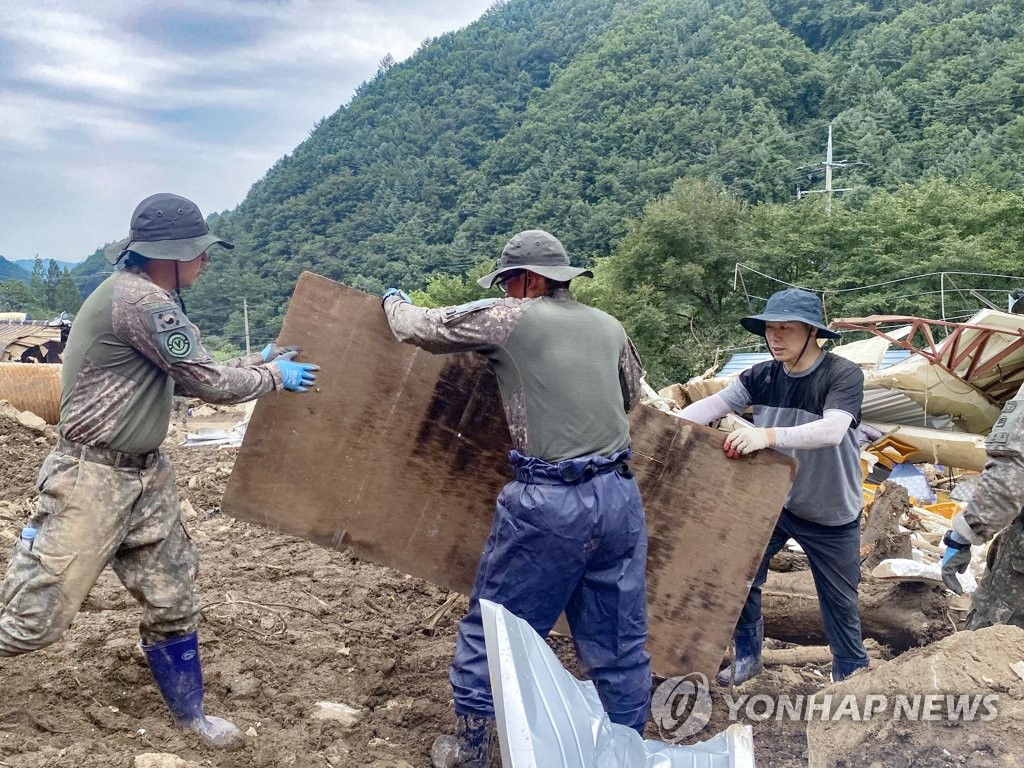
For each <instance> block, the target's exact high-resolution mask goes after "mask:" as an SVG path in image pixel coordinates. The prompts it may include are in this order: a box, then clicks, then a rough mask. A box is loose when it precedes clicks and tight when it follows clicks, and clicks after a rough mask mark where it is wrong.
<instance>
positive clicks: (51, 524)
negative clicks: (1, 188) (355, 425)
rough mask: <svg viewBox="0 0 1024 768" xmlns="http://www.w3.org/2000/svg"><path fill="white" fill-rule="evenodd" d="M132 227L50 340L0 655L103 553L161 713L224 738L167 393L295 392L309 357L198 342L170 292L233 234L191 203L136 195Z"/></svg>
mask: <svg viewBox="0 0 1024 768" xmlns="http://www.w3.org/2000/svg"><path fill="white" fill-rule="evenodd" d="M130 231H131V234H130V235H129V237H128V238H127V239H126V240H124V241H122V242H120V243H115V244H114V245H113V246H111V248H110V249H109V250H108V256H109V257H110V258H111V260H112V261H113V262H114V263H115V264H116V263H117V262H119V261H121V260H123V261H124V268H123V269H121V270H117V271H115V272H114V273H113V274H112V275H111V276H110V277H109V278H107V279H106V280H105V281H103V283H101V284H100V285H99V286H98V287H97V288H96V290H95V291H93V293H92V294H91V295H90V296H89V297H88V298H87V299H86V300H85V303H84V304H83V305H82V307H81V310H80V311H79V313H78V316H77V317H76V318H75V321H74V324H73V326H72V328H71V334H70V336H69V338H68V344H67V348H66V349H65V350H64V364H63V368H62V371H61V379H62V382H61V383H62V391H61V415H60V424H59V425H58V432H59V438H58V440H57V445H56V446H55V447H54V449H53V451H52V453H50V455H49V456H47V458H46V460H45V462H44V463H43V467H42V470H41V471H40V473H39V480H38V486H37V488H38V491H39V501H38V505H37V507H36V511H35V514H33V515H32V517H31V518H30V519H29V521H28V526H27V528H26V530H25V531H24V532H23V536H22V540H21V541H20V542H19V543H18V544H17V545H16V546H15V548H14V552H13V554H12V556H11V561H10V564H9V565H8V569H7V576H6V578H5V579H4V582H3V588H2V606H0V656H16V655H18V654H22V653H28V652H30V651H35V650H39V649H40V648H44V647H46V646H47V645H50V644H51V643H53V642H54V641H56V640H57V639H58V638H59V637H60V635H61V634H62V633H63V632H64V631H65V630H66V629H67V628H68V627H69V626H70V625H71V621H72V619H73V618H74V616H75V613H77V612H78V609H79V606H81V604H82V601H83V600H85V598H86V596H87V595H88V594H89V590H90V589H91V588H92V586H93V584H95V583H96V579H97V578H99V575H100V573H101V572H102V571H103V569H104V568H105V567H106V566H107V565H108V564H109V565H110V566H111V568H113V570H114V573H116V574H117V576H118V578H119V579H120V580H121V583H123V584H124V585H125V587H126V588H127V589H128V591H129V592H130V593H131V594H132V596H133V597H134V598H135V599H136V600H138V601H139V603H141V604H142V620H141V622H140V624H139V632H140V634H141V637H142V650H143V651H144V652H145V655H146V658H147V660H148V661H149V666H150V670H151V671H152V673H153V678H154V680H155V681H156V684H157V687H158V688H159V689H160V693H161V694H162V696H163V698H164V701H165V702H166V703H167V706H168V708H169V709H170V711H171V714H172V715H173V717H174V722H175V723H176V724H177V725H178V726H180V727H182V728H189V729H191V730H193V731H195V732H196V733H198V734H199V735H200V736H201V737H202V738H203V739H204V740H205V741H206V743H208V744H210V745H212V746H216V747H232V746H236V745H238V744H239V743H240V742H241V739H242V736H241V732H240V731H239V730H238V729H237V728H236V727H235V726H234V725H232V724H231V723H230V722H228V721H227V720H223V719H221V718H219V717H208V716H207V715H206V714H205V713H204V711H203V677H202V669H201V667H200V663H199V640H198V635H197V631H196V628H197V624H198V619H199V606H198V603H197V600H196V593H195V584H194V580H195V577H196V573H197V569H198V564H199V560H198V555H197V553H196V548H195V545H193V543H192V541H191V539H190V538H189V536H188V534H187V533H186V532H185V528H184V523H183V522H182V519H181V509H180V506H179V503H178V493H177V489H176V487H175V482H174V470H173V468H172V467H171V464H170V462H169V461H168V460H167V458H166V456H165V455H164V454H163V453H162V452H161V451H160V444H161V443H162V442H163V440H164V438H165V437H166V436H167V431H168V427H169V425H170V416H171V405H172V398H173V396H174V394H181V395H188V396H192V397H198V398H200V399H202V400H205V401H207V402H211V403H241V402H245V401H246V400H252V399H255V398H257V397H260V396H261V395H265V394H267V393H269V392H274V391H276V390H281V389H287V390H291V391H293V392H305V391H306V390H307V388H308V387H309V385H310V384H311V383H312V382H313V380H314V378H315V371H316V370H318V369H317V366H315V365H311V364H308V363H297V362H295V361H294V358H295V356H296V354H297V353H298V348H297V347H289V348H280V347H276V346H274V345H272V344H268V345H267V347H266V348H265V349H264V350H263V351H262V352H261V353H257V354H252V355H248V356H246V357H242V358H239V359H237V360H232V361H230V362H228V363H217V362H215V361H214V359H213V357H212V356H211V355H210V353H209V352H207V351H206V350H205V349H204V348H203V346H202V344H201V343H200V341H199V329H198V328H196V327H195V326H194V325H193V324H192V323H191V322H189V320H188V318H187V317H186V316H185V313H184V310H183V309H181V308H179V306H178V305H177V304H175V302H174V300H173V299H172V297H171V292H172V291H174V292H175V293H176V294H178V296H179V298H180V291H181V289H183V288H188V287H190V286H191V285H192V284H193V283H194V282H195V281H196V280H197V279H198V278H199V275H200V273H201V272H202V270H203V267H204V266H206V263H207V261H208V257H207V249H209V248H210V247H211V246H214V245H218V246H221V247H223V248H233V247H234V246H232V245H231V243H228V242H225V241H224V240H221V239H219V238H217V237H215V236H214V235H211V234H210V232H209V229H208V228H207V225H206V221H205V220H204V219H203V216H202V214H201V213H200V212H199V209H198V208H197V207H196V205H195V203H193V202H191V201H189V200H186V199H185V198H183V197H179V196H178V195H172V194H166V193H163V194H157V195H153V196H151V197H147V198H146V199H145V200H143V201H142V202H141V203H139V205H138V207H137V208H136V209H135V212H134V213H133V214H132V218H131V230H130ZM33 533H34V538H33V537H32V534H33Z"/></svg>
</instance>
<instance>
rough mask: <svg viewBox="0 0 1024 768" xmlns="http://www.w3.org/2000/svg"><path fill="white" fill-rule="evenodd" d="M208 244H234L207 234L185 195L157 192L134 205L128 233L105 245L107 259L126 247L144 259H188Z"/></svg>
mask: <svg viewBox="0 0 1024 768" xmlns="http://www.w3.org/2000/svg"><path fill="white" fill-rule="evenodd" d="M211 245H220V246H222V247H224V248H234V247H235V246H234V245H232V244H231V243H229V242H228V241H227V240H221V239H220V238H219V237H216V236H214V235H211V234H210V228H209V227H208V226H206V220H205V219H204V218H203V214H202V213H201V212H200V211H199V207H198V206H197V205H196V204H195V203H193V202H192V201H191V200H188V199H187V198H184V197H181V196H180V195H172V194H170V193H169V192H160V193H158V194H155V195H150V196H149V197H147V198H146V199H145V200H143V201H142V202H141V203H139V204H138V206H137V207H136V208H135V212H134V213H133V214H132V221H131V230H130V231H129V233H128V237H126V238H125V239H124V240H120V241H119V242H116V243H112V244H111V245H109V246H107V248H106V249H105V251H106V256H107V260H108V261H110V262H111V263H113V264H116V263H117V262H118V261H120V259H121V257H122V256H124V255H125V254H126V253H128V251H134V252H135V253H137V254H139V255H140V256H145V257H146V258H147V259H170V260H172V261H192V260H193V259H195V258H196V257H197V256H199V255H200V254H201V253H203V251H205V250H206V249H207V248H209V247H210V246H211Z"/></svg>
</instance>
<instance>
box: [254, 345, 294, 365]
mask: <svg viewBox="0 0 1024 768" xmlns="http://www.w3.org/2000/svg"><path fill="white" fill-rule="evenodd" d="M298 351H299V346H298V344H289V345H288V346H286V347H279V346H277V345H276V344H274V343H273V342H271V343H270V344H267V346H265V347H264V348H263V351H262V352H260V357H262V358H263V362H264V363H269V362H270V361H271V360H276V359H277V358H279V357H280V356H281V355H283V354H285V353H286V352H298Z"/></svg>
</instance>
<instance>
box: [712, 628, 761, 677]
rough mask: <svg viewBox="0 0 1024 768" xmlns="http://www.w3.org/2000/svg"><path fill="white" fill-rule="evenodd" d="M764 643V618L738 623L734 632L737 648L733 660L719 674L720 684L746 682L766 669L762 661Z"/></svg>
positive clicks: (734, 644)
mask: <svg viewBox="0 0 1024 768" xmlns="http://www.w3.org/2000/svg"><path fill="white" fill-rule="evenodd" d="M763 643H764V619H758V620H757V622H755V623H754V624H737V625H736V631H735V632H734V633H733V646H734V648H735V650H736V652H735V654H734V656H733V662H732V664H730V665H729V666H727V667H726V668H725V669H723V670H722V671H721V672H719V673H718V674H717V675H715V680H717V681H718V684H719V685H739V684H740V683H745V682H746V681H747V680H749V679H750V678H752V677H754V675H757V674H758V673H760V671H761V670H762V669H764V664H763V663H762V662H761V646H762V645H763Z"/></svg>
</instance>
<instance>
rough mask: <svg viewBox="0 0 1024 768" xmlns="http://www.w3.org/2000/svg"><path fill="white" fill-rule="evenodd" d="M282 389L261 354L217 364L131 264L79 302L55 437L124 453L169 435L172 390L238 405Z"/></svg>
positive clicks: (177, 313)
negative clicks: (79, 306) (59, 435)
mask: <svg viewBox="0 0 1024 768" xmlns="http://www.w3.org/2000/svg"><path fill="white" fill-rule="evenodd" d="M282 386H283V384H282V380H281V373H280V370H279V369H278V368H277V366H275V365H265V364H262V360H261V358H260V355H259V354H253V355H247V356H245V357H241V358H237V359H235V360H232V361H229V362H227V363H217V362H215V361H214V359H213V357H212V356H211V355H210V353H209V352H207V351H206V350H205V349H204V348H203V346H202V344H201V343H200V342H199V329H198V328H196V327H195V326H194V325H193V324H192V323H191V322H189V320H188V318H187V317H185V314H184V313H183V312H182V311H181V309H180V308H179V307H178V305H177V304H175V303H174V301H173V300H172V299H171V295H170V294H169V293H168V292H167V291H165V290H164V289H163V288H160V287H159V286H157V285H155V284H154V283H153V282H152V281H150V279H149V278H148V277H146V275H145V274H144V273H142V272H140V271H137V270H134V269H125V270H120V271H117V272H115V273H114V274H113V275H111V276H110V277H108V278H107V279H106V280H104V281H103V282H102V283H101V284H100V285H99V286H98V287H97V288H96V290H95V291H93V292H92V293H91V294H90V295H89V297H88V298H87V299H86V300H85V303H84V304H82V308H81V309H80V310H79V312H78V315H77V316H76V318H75V322H74V323H73V325H72V326H71V333H70V335H69V336H68V343H67V347H66V349H65V350H64V364H63V368H62V371H61V403H60V425H59V431H60V433H61V435H63V436H64V437H66V438H68V439H69V440H74V441H75V442H77V443H83V444H85V445H89V446H93V447H99V448H110V449H112V450H115V451H122V452H124V453H146V452H148V451H152V450H155V449H156V448H158V447H159V446H160V443H161V442H163V439H164V438H165V437H166V436H167V429H168V426H169V424H170V415H171V405H172V397H173V395H174V394H182V395H188V396H192V397H198V398H201V399H203V400H205V401H207V402H210V403H241V402H245V401H246V400H252V399H254V398H256V397H259V396H260V395H263V394H265V393H267V392H270V391H272V390H275V389H281V388H282Z"/></svg>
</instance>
